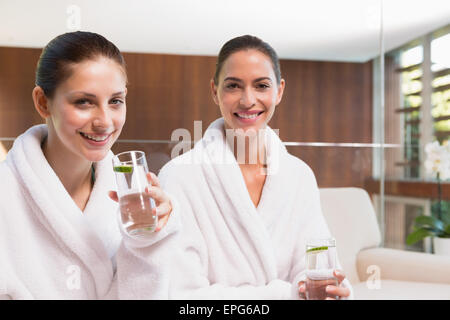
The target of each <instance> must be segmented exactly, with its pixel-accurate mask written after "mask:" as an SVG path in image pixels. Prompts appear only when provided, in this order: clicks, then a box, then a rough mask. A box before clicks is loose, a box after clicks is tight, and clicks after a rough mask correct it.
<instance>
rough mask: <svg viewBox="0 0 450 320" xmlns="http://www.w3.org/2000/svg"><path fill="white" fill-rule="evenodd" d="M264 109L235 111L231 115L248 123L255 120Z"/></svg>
mask: <svg viewBox="0 0 450 320" xmlns="http://www.w3.org/2000/svg"><path fill="white" fill-rule="evenodd" d="M263 113H264V111H246V112H235V113H233V115H234V116H235V117H236V118H237V119H238V120H239V121H240V122H242V123H245V124H249V123H254V122H256V121H257V120H258V119H259V117H260V116H261V114H263Z"/></svg>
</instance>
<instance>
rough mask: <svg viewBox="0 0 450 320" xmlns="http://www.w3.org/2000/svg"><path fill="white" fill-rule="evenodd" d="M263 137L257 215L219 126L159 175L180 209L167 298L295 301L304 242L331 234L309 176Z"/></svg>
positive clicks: (272, 139) (270, 136)
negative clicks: (264, 161) (264, 170)
mask: <svg viewBox="0 0 450 320" xmlns="http://www.w3.org/2000/svg"><path fill="white" fill-rule="evenodd" d="M266 137H267V138H266V139H267V145H266V148H267V159H268V160H267V161H268V167H267V177H266V181H265V184H264V188H263V191H262V195H261V198H260V202H259V204H258V206H257V208H255V206H254V204H253V202H252V200H251V198H250V195H249V193H248V191H247V188H246V185H245V182H244V179H243V176H242V173H241V170H240V168H239V166H238V163H237V161H236V159H235V157H234V155H233V153H232V152H231V150H230V148H229V147H228V144H227V143H226V142H225V139H224V121H223V119H218V120H216V121H214V122H213V123H212V124H211V125H210V126H209V128H208V129H207V131H206V132H205V134H204V137H203V139H201V140H200V141H199V142H198V143H196V145H195V147H194V148H193V149H192V150H191V151H189V152H187V153H185V154H183V155H181V156H179V157H177V158H175V159H173V160H172V161H170V162H169V163H168V164H166V165H165V166H164V167H163V169H162V170H161V172H160V175H159V177H160V181H161V184H162V186H163V188H164V189H165V190H167V191H168V192H169V193H171V194H172V195H173V196H174V197H176V198H177V199H178V201H179V206H180V208H182V211H181V215H182V224H183V231H182V236H181V239H182V240H181V244H180V251H179V254H178V256H177V260H178V261H177V262H176V263H174V264H173V266H174V271H173V274H172V278H171V293H170V296H171V298H178V299H180V298H181V299H296V298H299V297H298V289H297V288H298V286H297V282H298V281H300V280H304V279H305V261H304V258H305V247H306V246H305V245H306V242H305V241H306V239H308V238H328V237H330V236H331V235H330V232H329V230H328V227H327V225H326V222H325V220H324V218H323V215H322V213H321V208H320V201H319V190H318V187H317V183H316V180H315V177H314V174H313V172H312V171H311V169H310V168H309V167H308V166H307V165H306V164H305V163H304V162H303V161H301V160H300V159H298V158H296V157H294V156H292V155H290V154H289V153H288V152H287V150H286V149H285V147H284V146H283V144H282V142H281V141H280V139H279V138H278V136H277V135H276V134H275V133H274V132H273V130H271V129H270V128H268V129H267V130H266ZM343 285H344V286H346V287H350V284H349V282H348V281H347V280H344V283H343ZM350 288H351V287H350Z"/></svg>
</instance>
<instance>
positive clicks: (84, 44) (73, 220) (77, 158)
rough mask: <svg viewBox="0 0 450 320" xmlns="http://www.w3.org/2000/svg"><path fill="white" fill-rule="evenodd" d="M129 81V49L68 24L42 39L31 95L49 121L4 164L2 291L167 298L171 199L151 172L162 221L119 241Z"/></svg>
mask: <svg viewBox="0 0 450 320" xmlns="http://www.w3.org/2000/svg"><path fill="white" fill-rule="evenodd" d="M126 91H127V89H126V71H125V63H124V60H123V57H122V55H121V53H120V51H119V50H118V49H117V48H116V47H115V46H114V45H113V44H112V43H111V42H109V41H108V40H106V39H105V38H103V37H102V36H100V35H98V34H94V33H89V32H73V33H66V34H63V35H61V36H58V37H56V38H55V39H53V40H52V41H51V42H50V43H49V44H48V45H47V46H46V48H44V50H43V52H42V55H41V57H40V59H39V63H38V67H37V72H36V87H35V88H34V90H33V94H32V96H33V101H34V105H35V108H36V110H37V111H38V112H39V114H40V115H41V116H42V117H43V118H44V119H45V120H46V124H45V125H37V126H34V127H32V128H30V129H29V130H27V131H26V132H25V133H24V134H22V135H21V136H19V137H18V138H17V139H16V140H15V142H14V145H13V147H12V149H11V150H10V151H9V153H8V155H7V158H6V160H5V161H4V162H2V163H1V164H0V176H1V184H0V298H1V299H102V298H107V299H115V298H126V299H131V298H147V299H152V298H155V299H164V298H167V295H168V276H167V273H166V271H165V270H167V268H166V267H165V265H164V263H165V261H166V259H165V257H164V255H165V254H166V253H167V252H168V251H170V249H169V246H170V244H171V242H172V239H173V237H174V235H175V234H176V230H177V228H178V227H177V223H176V219H174V218H173V217H172V218H170V219H168V217H169V214H170V213H171V211H172V207H171V202H170V200H169V199H168V197H167V196H166V195H165V194H164V193H163V192H162V191H161V189H160V188H159V187H158V186H157V184H158V181H157V179H155V177H153V178H152V177H151V176H150V175H148V177H147V178H148V179H149V182H151V183H152V185H155V186H154V187H153V188H151V189H150V191H149V192H150V194H151V195H152V197H153V198H154V199H155V201H156V204H157V206H158V207H157V212H158V214H159V215H160V223H159V225H158V230H160V231H158V232H156V233H155V234H154V235H153V236H152V237H150V238H147V239H145V240H137V239H133V238H129V237H128V236H127V235H126V234H124V240H123V241H122V235H121V231H122V230H120V228H119V226H118V221H117V219H116V214H117V209H118V206H117V203H116V202H115V201H113V200H111V199H110V198H109V196H108V191H110V190H114V189H116V184H115V179H114V172H113V170H112V163H111V157H112V153H111V151H110V148H111V146H112V145H113V143H114V142H115V141H116V139H117V138H118V136H119V134H120V132H121V130H122V127H123V125H124V122H125V113H126V104H125V96H126ZM172 216H173V214H172ZM167 221H168V223H167ZM166 223H167V225H165V224H166ZM163 227H164V228H163ZM161 228H162V230H161ZM144 288H145V292H143V291H142V290H144ZM149 288H150V290H149ZM141 289H142V290H141Z"/></svg>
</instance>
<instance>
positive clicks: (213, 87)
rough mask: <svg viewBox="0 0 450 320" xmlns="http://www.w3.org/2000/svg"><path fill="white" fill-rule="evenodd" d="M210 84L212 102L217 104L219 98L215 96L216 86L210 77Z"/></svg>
mask: <svg viewBox="0 0 450 320" xmlns="http://www.w3.org/2000/svg"><path fill="white" fill-rule="evenodd" d="M210 86H211V95H212V98H213V100H214V103H215V104H217V105H219V99H218V98H217V86H216V84H215V83H214V80H213V79H211V82H210Z"/></svg>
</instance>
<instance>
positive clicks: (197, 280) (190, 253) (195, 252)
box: [169, 208, 291, 300]
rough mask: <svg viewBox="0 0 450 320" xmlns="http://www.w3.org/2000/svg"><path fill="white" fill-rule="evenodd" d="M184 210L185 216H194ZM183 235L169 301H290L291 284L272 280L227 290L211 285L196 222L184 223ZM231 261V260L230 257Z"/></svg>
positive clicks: (202, 239) (189, 219)
mask: <svg viewBox="0 0 450 320" xmlns="http://www.w3.org/2000/svg"><path fill="white" fill-rule="evenodd" d="M189 210H190V209H188V208H183V215H187V214H190V215H191V214H192V213H191V212H188V211H189ZM182 224H183V231H182V236H181V238H180V239H181V241H180V242H179V245H180V246H179V247H178V249H177V252H176V255H175V262H174V263H173V272H172V279H171V285H170V296H169V297H170V299H193V300H196V299H201V300H205V299H206V300H209V299H217V300H224V299H238V300H277V299H289V298H290V295H291V284H290V283H289V282H287V281H282V280H278V279H277V280H273V281H271V282H270V283H267V284H265V285H261V286H254V285H246V284H243V285H240V286H227V285H224V284H221V283H211V282H210V280H209V277H208V255H207V249H206V245H205V242H204V241H205V240H204V238H203V236H202V234H201V232H200V230H199V229H198V226H197V225H196V224H195V218H194V217H192V216H191V218H186V219H183V220H182ZM230 259H232V257H230Z"/></svg>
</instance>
